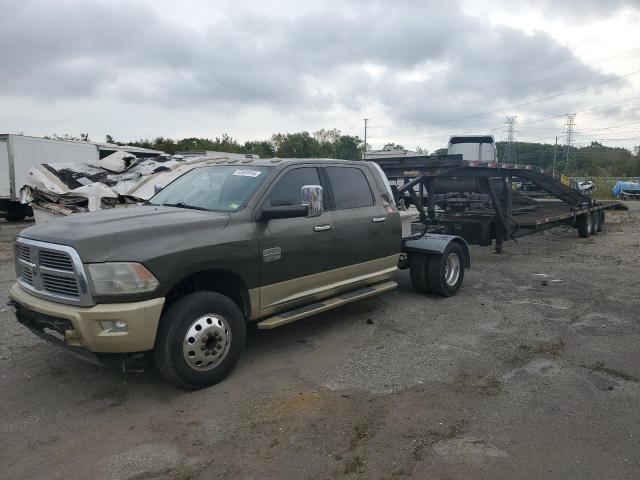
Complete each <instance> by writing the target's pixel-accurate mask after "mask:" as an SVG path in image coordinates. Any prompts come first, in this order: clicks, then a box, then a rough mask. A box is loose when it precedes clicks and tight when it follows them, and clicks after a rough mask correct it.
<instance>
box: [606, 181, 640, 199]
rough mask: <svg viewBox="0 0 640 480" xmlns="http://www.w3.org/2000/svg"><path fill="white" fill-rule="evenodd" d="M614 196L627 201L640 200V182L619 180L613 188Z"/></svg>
mask: <svg viewBox="0 0 640 480" xmlns="http://www.w3.org/2000/svg"><path fill="white" fill-rule="evenodd" d="M611 193H612V195H613V196H614V197H615V198H623V199H625V200H638V199H640V180H628V181H625V180H619V181H618V182H616V184H615V185H614V186H613V190H612V192H611Z"/></svg>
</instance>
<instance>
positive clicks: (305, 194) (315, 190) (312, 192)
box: [300, 185, 324, 218]
mask: <svg viewBox="0 0 640 480" xmlns="http://www.w3.org/2000/svg"><path fill="white" fill-rule="evenodd" d="M300 196H301V197H302V205H304V206H308V207H309V208H308V211H307V215H306V216H307V217H309V218H311V217H319V216H320V215H322V212H324V198H323V196H322V187H321V186H320V185H304V186H303V187H302V188H301V189H300Z"/></svg>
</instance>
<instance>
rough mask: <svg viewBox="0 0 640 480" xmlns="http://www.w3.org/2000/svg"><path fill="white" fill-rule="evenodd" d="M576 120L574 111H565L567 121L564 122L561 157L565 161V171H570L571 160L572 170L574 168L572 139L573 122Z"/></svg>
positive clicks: (574, 124) (573, 134)
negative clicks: (562, 153)
mask: <svg viewBox="0 0 640 480" xmlns="http://www.w3.org/2000/svg"><path fill="white" fill-rule="evenodd" d="M575 120H576V114H575V113H567V123H565V130H564V134H565V137H564V155H563V157H562V159H563V160H564V162H565V165H566V168H567V173H569V172H570V170H571V162H572V161H573V167H574V170H575V168H576V159H575V152H574V148H573V139H574V137H575V134H576V132H575V130H574V128H575V126H576V123H575Z"/></svg>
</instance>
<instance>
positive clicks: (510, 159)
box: [507, 116, 517, 163]
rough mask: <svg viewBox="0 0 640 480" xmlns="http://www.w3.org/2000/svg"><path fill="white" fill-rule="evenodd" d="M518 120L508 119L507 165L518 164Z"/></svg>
mask: <svg viewBox="0 0 640 480" xmlns="http://www.w3.org/2000/svg"><path fill="white" fill-rule="evenodd" d="M516 118H517V117H514V116H510V117H507V163H516V160H517V156H516V145H515V139H516Z"/></svg>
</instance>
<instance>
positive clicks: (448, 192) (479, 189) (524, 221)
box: [375, 155, 627, 253]
mask: <svg viewBox="0 0 640 480" xmlns="http://www.w3.org/2000/svg"><path fill="white" fill-rule="evenodd" d="M375 162H376V163H378V165H380V167H381V168H382V170H383V171H384V173H385V174H386V176H387V178H388V179H389V180H390V181H392V182H394V181H395V182H396V183H397V182H398V181H401V182H404V183H403V184H402V185H401V186H400V187H397V188H396V189H395V192H396V194H397V196H396V200H397V201H398V202H399V203H405V204H406V203H411V204H413V205H415V207H416V209H417V210H418V215H419V220H420V223H422V228H423V229H424V231H425V232H427V231H429V232H440V233H446V234H452V235H460V236H461V237H463V238H464V239H465V240H466V241H467V242H469V243H471V244H475V245H481V246H485V245H491V244H492V241H493V240H494V239H495V241H496V252H498V253H502V248H503V242H504V240H508V239H514V240H515V239H516V237H520V236H523V235H528V234H531V233H535V232H540V231H543V230H547V229H549V228H553V227H555V226H558V225H567V226H568V227H569V228H571V227H574V228H577V229H578V233H579V235H580V236H581V237H588V236H589V235H591V234H595V233H597V232H599V231H601V230H602V226H603V224H604V210H608V209H626V208H627V207H626V206H624V205H623V204H622V203H621V202H618V201H601V200H596V199H594V198H592V197H591V196H589V195H586V194H585V193H583V192H581V191H579V190H576V189H574V188H572V187H570V186H569V185H566V184H565V183H563V182H562V181H561V177H560V176H559V175H557V174H553V173H552V172H548V171H545V170H543V169H541V168H540V167H536V166H534V165H524V164H513V163H497V162H479V161H469V160H463V158H462V155H440V156H435V157H414V158H402V159H400V158H383V159H378V160H375ZM516 181H517V182H526V183H527V185H533V186H535V187H537V189H538V190H539V191H542V192H544V194H545V195H544V196H542V197H541V196H536V197H535V198H534V197H531V196H528V195H526V192H517V191H515V190H514V189H513V184H514V182H516ZM407 200H409V202H407Z"/></svg>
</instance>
